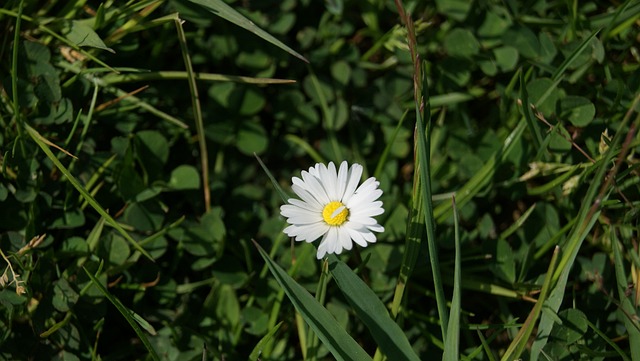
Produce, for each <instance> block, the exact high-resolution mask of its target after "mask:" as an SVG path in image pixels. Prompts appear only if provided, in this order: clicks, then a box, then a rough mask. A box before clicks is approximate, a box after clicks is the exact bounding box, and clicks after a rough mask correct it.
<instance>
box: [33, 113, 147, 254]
mask: <svg viewBox="0 0 640 361" xmlns="http://www.w3.org/2000/svg"><path fill="white" fill-rule="evenodd" d="M25 126H26V128H25V129H26V130H27V133H29V135H30V136H31V138H32V139H33V140H34V141H35V142H36V144H38V146H39V147H40V149H42V151H43V152H44V153H45V154H46V155H47V157H48V158H49V159H50V160H51V161H52V162H53V164H54V165H55V166H56V168H58V169H59V170H60V172H62V174H64V176H65V177H66V178H67V180H68V181H69V182H70V183H71V184H72V185H73V186H74V188H75V189H76V190H77V191H78V192H79V193H80V195H82V197H83V198H84V199H85V200H86V201H87V202H89V204H90V205H91V207H93V209H95V210H96V212H98V214H100V215H101V216H102V217H104V218H105V219H106V221H107V222H108V223H109V224H110V225H111V226H112V227H113V228H115V229H116V230H117V231H118V232H119V233H120V234H121V235H122V236H123V237H124V238H125V239H126V240H127V241H128V242H129V243H130V244H131V245H132V246H133V248H135V249H136V250H137V251H138V252H140V253H142V254H143V255H144V256H145V257H147V258H149V259H150V260H151V261H153V258H152V257H151V255H150V254H149V253H148V252H147V251H146V250H144V248H142V246H140V245H139V244H138V242H136V241H135V240H134V239H133V238H132V237H131V236H130V235H129V233H127V231H125V230H124V229H123V228H122V226H120V224H118V222H116V221H115V220H114V219H113V217H111V215H109V213H107V211H105V210H104V208H102V206H101V205H100V203H98V202H97V201H96V200H95V199H94V198H93V196H91V194H90V193H89V192H88V191H87V190H86V189H85V188H84V187H83V186H82V185H81V184H80V182H79V181H78V180H77V179H76V178H75V177H74V176H73V175H72V174H71V173H70V172H69V170H68V169H67V168H66V167H65V166H64V165H62V163H60V160H58V158H57V157H56V156H55V155H54V154H53V152H51V149H49V146H48V144H51V142H49V141H48V140H47V139H46V138H44V137H43V136H42V135H40V133H38V132H37V131H36V130H35V129H33V128H31V127H30V126H29V125H28V124H25Z"/></svg>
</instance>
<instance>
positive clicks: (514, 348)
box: [501, 247, 560, 361]
mask: <svg viewBox="0 0 640 361" xmlns="http://www.w3.org/2000/svg"><path fill="white" fill-rule="evenodd" d="M559 254H560V248H559V247H556V248H555V250H554V251H553V256H552V257H551V263H550V264H549V269H548V270H547V274H546V275H545V278H544V281H543V283H542V290H541V291H540V296H539V297H538V302H536V304H535V306H533V309H532V310H531V312H530V313H529V316H527V319H526V320H525V321H524V324H523V325H522V327H521V328H520V331H518V334H517V335H516V337H515V338H514V339H513V341H511V344H510V345H509V347H508V348H507V351H505V353H504V355H502V359H501V360H502V361H510V360H517V359H519V358H520V355H521V354H522V352H523V351H524V348H525V347H526V346H527V343H528V342H529V337H530V336H531V334H532V333H533V330H534V329H535V327H536V321H537V320H538V318H539V317H540V313H541V312H542V307H543V305H544V303H545V301H546V298H547V296H548V294H549V290H550V289H551V286H552V276H553V272H554V270H555V267H556V263H557V260H558V255H559Z"/></svg>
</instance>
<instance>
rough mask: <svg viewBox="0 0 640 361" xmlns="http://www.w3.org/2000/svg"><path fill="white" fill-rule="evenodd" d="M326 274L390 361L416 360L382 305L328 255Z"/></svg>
mask: <svg viewBox="0 0 640 361" xmlns="http://www.w3.org/2000/svg"><path fill="white" fill-rule="evenodd" d="M329 270H330V271H331V274H332V275H333V277H334V279H335V280H336V283H337V284H338V287H340V291H342V294H343V295H344V297H345V298H346V299H347V301H348V302H349V304H350V305H351V307H352V308H353V309H354V310H355V312H356V314H357V315H358V318H359V319H360V320H361V321H362V322H363V323H364V324H365V326H366V327H367V329H368V330H369V332H370V333H371V336H373V338H374V339H375V340H376V344H377V345H378V347H379V348H380V349H381V350H382V352H383V353H384V354H385V355H386V356H387V357H388V358H389V359H390V360H416V361H418V360H420V358H419V357H418V356H417V355H416V354H415V352H414V351H413V348H412V347H411V344H410V343H409V340H407V336H406V335H405V334H404V332H403V331H402V329H401V328H400V326H398V324H397V323H395V322H394V320H393V319H392V318H391V317H390V316H389V312H388V311H387V308H386V307H385V306H384V304H383V303H382V301H380V299H379V298H378V296H376V294H375V293H374V292H373V291H372V290H371V288H369V286H367V285H366V284H365V283H364V282H363V281H362V279H360V277H358V276H357V275H356V274H355V273H354V272H353V271H352V270H351V268H349V266H347V265H346V264H344V263H343V262H341V261H339V260H338V258H337V257H336V256H335V255H330V256H329Z"/></svg>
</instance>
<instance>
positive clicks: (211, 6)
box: [187, 0, 309, 63]
mask: <svg viewBox="0 0 640 361" xmlns="http://www.w3.org/2000/svg"><path fill="white" fill-rule="evenodd" d="M187 1H189V2H192V3H194V4H198V5H202V6H203V7H205V8H206V9H207V10H209V11H210V12H211V13H212V14H214V15H216V16H219V17H221V18H223V19H225V20H227V21H229V22H231V23H233V24H236V25H238V26H240V27H242V28H244V29H246V30H248V31H250V32H252V33H254V34H256V35H257V36H259V37H260V38H262V39H264V40H265V41H268V42H270V43H271V44H273V45H275V46H277V47H279V48H280V49H282V50H284V51H286V52H287V53H289V54H291V55H293V56H295V57H296V58H298V59H300V60H302V61H304V62H305V63H308V62H309V61H308V60H307V59H305V58H304V57H303V56H302V55H300V54H298V53H297V52H295V51H294V50H293V49H291V48H290V47H288V46H286V45H285V44H284V43H283V42H281V41H280V40H278V39H276V38H274V37H273V36H272V35H270V34H269V33H267V32H266V31H264V30H262V29H260V28H259V27H258V26H256V24H254V23H253V22H252V21H250V20H249V19H247V18H245V17H244V16H242V15H241V14H240V13H239V12H237V11H236V10H234V9H233V8H232V7H230V6H229V5H227V4H226V3H225V2H223V1H222V0H187Z"/></svg>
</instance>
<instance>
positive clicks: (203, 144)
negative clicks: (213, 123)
mask: <svg viewBox="0 0 640 361" xmlns="http://www.w3.org/2000/svg"><path fill="white" fill-rule="evenodd" d="M174 21H175V25H176V30H177V32H178V42H179V43H180V52H181V53H182V60H183V61H184V67H185V68H186V69H187V80H188V82H189V91H190V92H191V106H192V108H193V117H194V121H195V123H196V136H197V138H198V145H199V147H200V168H201V169H200V171H201V172H202V191H203V193H204V194H203V196H204V210H205V213H207V212H209V211H210V210H211V187H209V152H208V151H207V140H206V138H205V135H204V122H203V120H202V109H201V108H200V96H199V95H198V86H197V85H196V80H195V76H194V74H193V67H192V66H191V57H190V56H189V49H188V48H187V38H186V36H185V34H184V29H183V28H182V20H180V18H178V14H177V13H176V14H175V19H174Z"/></svg>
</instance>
